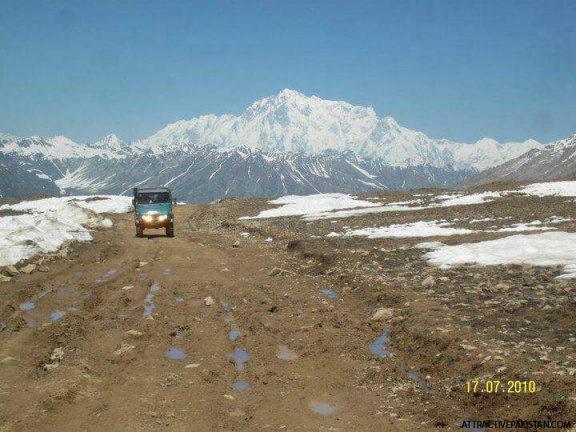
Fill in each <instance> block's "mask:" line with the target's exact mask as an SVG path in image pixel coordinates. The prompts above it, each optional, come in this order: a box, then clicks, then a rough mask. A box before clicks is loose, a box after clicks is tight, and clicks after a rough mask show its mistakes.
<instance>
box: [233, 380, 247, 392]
mask: <svg viewBox="0 0 576 432" xmlns="http://www.w3.org/2000/svg"><path fill="white" fill-rule="evenodd" d="M232 389H234V390H236V391H246V390H252V386H251V385H250V383H249V382H248V381H235V382H234V384H232Z"/></svg>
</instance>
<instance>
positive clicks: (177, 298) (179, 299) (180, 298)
mask: <svg viewBox="0 0 576 432" xmlns="http://www.w3.org/2000/svg"><path fill="white" fill-rule="evenodd" d="M184 300H186V299H185V298H184V297H176V303H182V302H183V301H184Z"/></svg>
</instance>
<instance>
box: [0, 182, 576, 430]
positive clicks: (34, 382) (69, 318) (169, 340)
mask: <svg viewBox="0 0 576 432" xmlns="http://www.w3.org/2000/svg"><path fill="white" fill-rule="evenodd" d="M380 198H383V199H387V200H389V201H404V200H406V199H412V195H411V194H409V193H383V194H381V195H380ZM265 208H269V205H268V204H267V203H266V201H265V200H234V199H230V200H225V201H223V202H221V203H217V204H211V205H209V204H199V205H190V206H178V207H177V208H176V237H175V238H166V237H164V236H163V235H162V234H163V233H161V232H158V233H157V234H158V235H157V236H156V235H154V236H151V237H149V238H136V237H135V236H134V227H133V224H132V215H131V214H127V215H119V216H114V217H112V219H113V220H114V222H115V223H114V226H113V228H112V229H110V230H105V231H99V232H95V233H94V238H95V240H94V242H93V243H92V244H74V245H73V251H72V252H71V253H70V254H69V255H68V256H67V257H66V258H60V259H57V260H55V261H52V262H50V263H48V265H49V267H50V271H49V272H45V273H43V272H35V273H33V274H31V275H26V274H21V275H18V276H17V277H15V278H14V279H13V281H12V282H9V283H4V284H1V285H0V323H4V324H5V325H6V328H5V329H4V330H3V331H0V382H1V383H2V385H1V386H0V429H1V430H22V431H27V430H59V431H60V430H90V431H100V430H159V429H165V430H186V431H188V430H247V429H252V430H269V429H270V430H276V429H280V430H345V431H348V430H367V431H381V430H436V429H439V428H443V429H452V430H455V429H458V426H457V422H458V421H460V420H463V419H496V420H497V419H528V420H534V419H536V420H547V419H553V420H571V419H573V418H576V415H575V413H576V409H575V400H576V388H575V382H574V371H576V363H575V362H576V357H575V355H576V354H575V349H574V343H572V342H573V341H574V340H576V334H574V325H573V323H574V320H575V319H576V308H574V304H576V295H575V290H574V283H573V281H570V280H558V279H555V278H556V276H557V275H558V274H559V271H558V269H557V268H554V267H531V266H524V265H514V266H510V265H508V266H494V267H470V266H463V267H457V268H452V269H439V268H437V267H433V266H430V265H428V264H427V263H426V262H425V261H424V260H422V254H423V253H424V251H423V250H422V249H414V248H413V246H414V244H415V243H417V242H419V241H422V239H418V238H412V239H402V238H400V239H394V238H393V239H387V238H384V239H366V238H359V237H347V238H327V237H326V234H328V233H329V232H331V231H336V232H342V231H343V230H344V229H345V227H346V226H348V225H351V226H359V227H367V226H382V225H389V224H392V223H407V222H416V221H420V220H439V219H443V218H445V219H448V220H454V221H457V225H456V226H458V227H462V228H463V227H469V221H471V220H472V219H476V220H481V219H483V218H485V217H486V216H490V220H486V221H485V222H480V223H475V224H474V228H475V229H481V228H482V227H489V226H490V225H492V224H503V225H506V224H511V223H516V222H529V221H532V220H534V219H537V218H538V219H541V220H544V219H546V218H549V217H552V216H559V217H564V218H566V221H564V222H562V223H558V224H555V225H554V226H555V227H557V228H558V229H561V230H564V231H569V232H574V231H576V221H574V220H573V219H571V217H572V216H573V204H572V203H571V202H569V201H567V200H566V199H564V198H557V197H549V198H538V197H517V196H507V197H503V198H501V199H500V200H497V201H495V202H489V203H485V204H478V205H470V206H455V207H452V208H430V209H426V210H423V211H418V212H416V211H414V212H390V213H386V214H372V215H370V214H367V215H364V216H361V217H354V218H342V219H341V220H337V221H332V220H322V221H315V222H308V221H305V220H302V219H300V218H299V217H291V218H277V219H258V220H246V221H239V220H238V218H239V217H240V216H244V215H255V214H257V213H258V212H259V211H261V210H263V209H265ZM243 233H244V235H243ZM246 233H249V235H248V236H247V235H246ZM505 235H507V234H506V233H487V232H481V231H473V232H471V233H470V234H467V235H461V236H455V237H444V238H442V237H431V238H427V239H426V241H435V240H441V241H445V242H447V243H458V242H473V241H479V240H485V239H491V238H497V237H502V236H505ZM270 237H271V238H272V241H267V240H269V238H270ZM237 241H239V245H238V246H239V247H234V244H235V243H236V242H237ZM144 263H145V264H144ZM274 268H280V269H283V270H285V271H284V272H280V274H277V275H271V274H270V272H271V271H272V270H273V269H274ZM207 297H211V299H212V300H213V302H214V303H213V304H211V305H206V302H205V299H206V298H207ZM209 303H210V302H209ZM381 308H385V309H384V311H383V314H384V316H383V317H382V318H383V319H382V320H378V321H372V320H370V319H369V318H370V317H371V315H372V314H373V313H374V311H376V310H379V309H381ZM64 312H65V314H64ZM383 330H387V331H388V334H386V333H383ZM387 335H389V339H390V340H388V339H387V338H386V336H387ZM371 344H372V346H371ZM184 356H185V357H184ZM170 357H172V358H170ZM475 377H479V378H484V379H498V380H502V381H503V382H504V381H506V380H534V381H535V382H536V384H537V386H538V391H537V392H535V393H532V394H525V393H519V394H490V395H488V394H481V393H480V392H477V393H475V394H471V393H468V392H467V391H466V385H465V382H466V380H469V379H472V378H475ZM246 386H248V387H249V388H247V389H246Z"/></svg>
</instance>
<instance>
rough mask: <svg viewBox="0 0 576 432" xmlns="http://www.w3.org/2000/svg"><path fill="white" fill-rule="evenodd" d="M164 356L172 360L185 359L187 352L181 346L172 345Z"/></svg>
mask: <svg viewBox="0 0 576 432" xmlns="http://www.w3.org/2000/svg"><path fill="white" fill-rule="evenodd" d="M164 357H166V358H167V359H170V360H184V359H185V358H186V354H185V353H184V351H182V349H181V348H176V347H172V348H170V349H169V350H168V351H166V352H165V353H164Z"/></svg>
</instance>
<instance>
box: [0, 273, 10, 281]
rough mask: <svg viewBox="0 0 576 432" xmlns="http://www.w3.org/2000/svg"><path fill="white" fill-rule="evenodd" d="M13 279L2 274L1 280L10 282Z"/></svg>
mask: <svg viewBox="0 0 576 432" xmlns="http://www.w3.org/2000/svg"><path fill="white" fill-rule="evenodd" d="M11 280H12V278H11V277H9V276H4V275H3V274H0V282H10V281H11Z"/></svg>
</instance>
